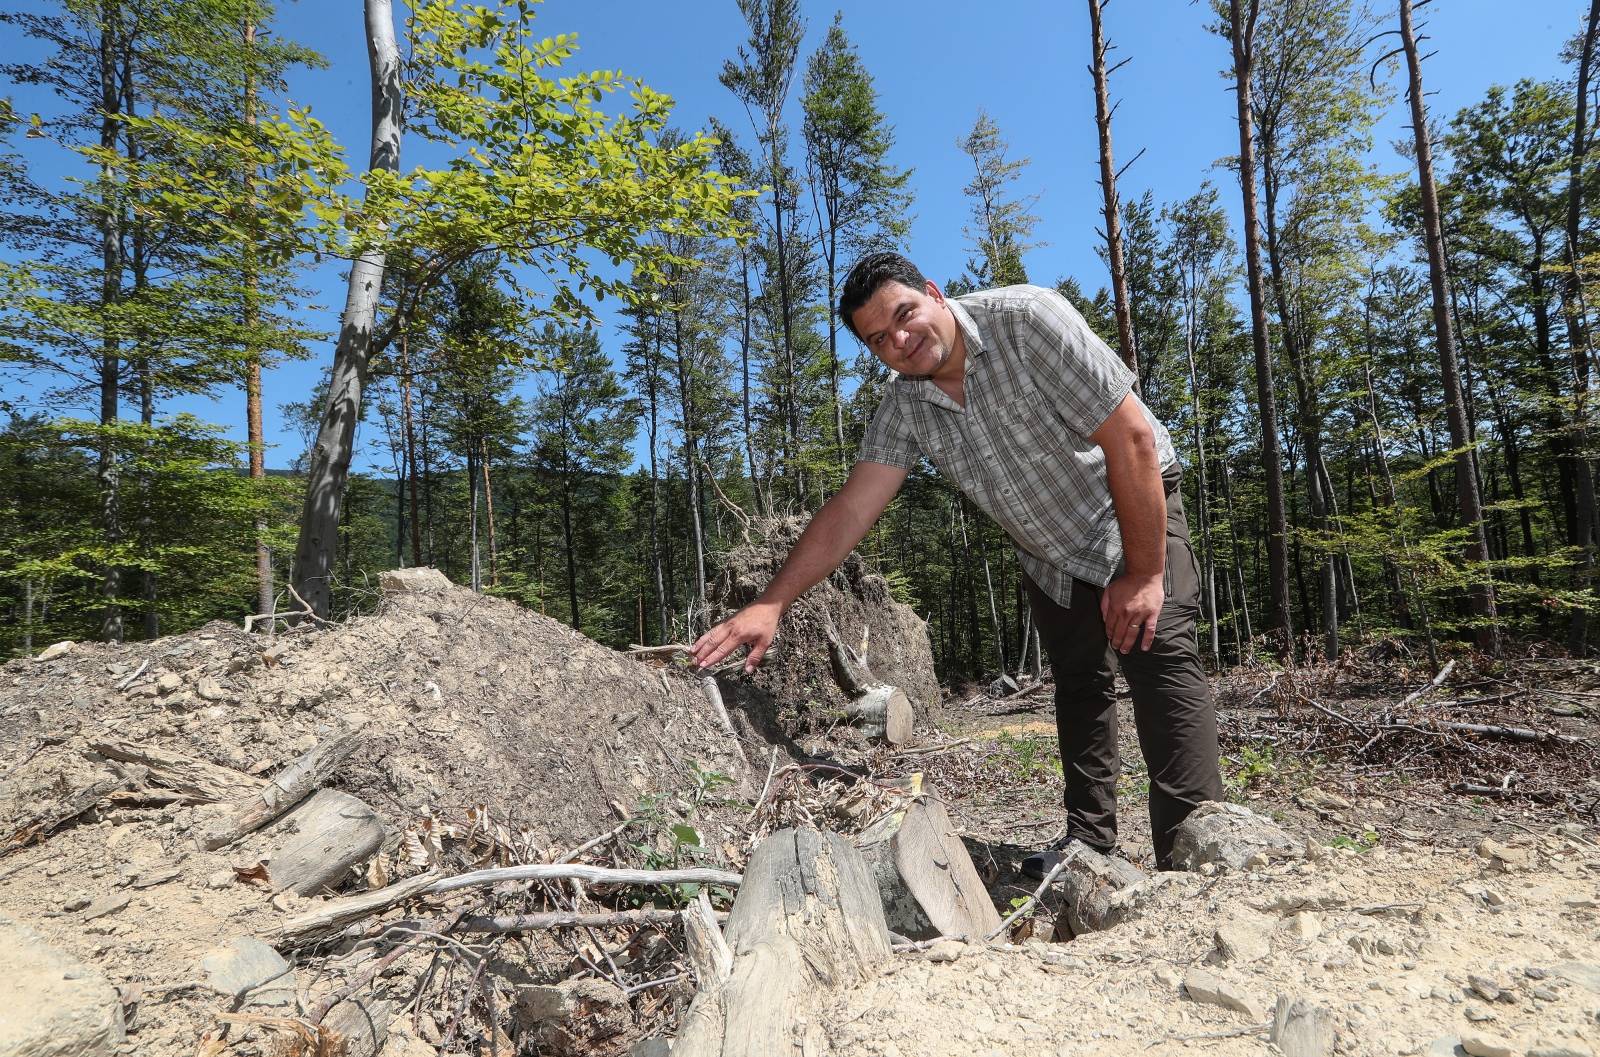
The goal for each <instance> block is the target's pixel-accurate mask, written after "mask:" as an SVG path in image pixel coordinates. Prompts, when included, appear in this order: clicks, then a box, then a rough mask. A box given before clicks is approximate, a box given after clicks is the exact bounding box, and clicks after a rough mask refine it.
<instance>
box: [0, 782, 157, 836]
mask: <svg viewBox="0 0 1600 1057" xmlns="http://www.w3.org/2000/svg"><path fill="white" fill-rule="evenodd" d="M136 781H137V778H136V777H135V776H133V775H124V776H122V777H120V778H107V779H106V780H105V781H103V782H95V783H94V784H93V785H86V786H84V787H83V788H82V789H78V790H75V791H73V792H72V793H70V794H69V795H68V796H67V797H66V799H64V800H60V801H57V802H56V803H54V804H51V805H50V806H49V807H46V808H44V809H42V810H41V811H39V812H37V813H36V814H34V815H32V816H30V817H29V818H27V819H25V820H23V822H22V824H21V825H20V826H18V827H17V828H16V829H15V830H14V831H13V832H12V834H11V835H10V836H9V837H7V838H6V840H5V843H4V844H3V845H0V855H9V854H10V853H11V852H14V851H17V850H19V849H22V848H26V847H27V846H28V845H30V844H33V843H34V842H36V841H42V840H44V838H46V837H48V836H49V835H50V834H51V833H52V832H54V831H55V829H56V827H57V826H60V825H62V824H64V823H67V822H70V821H72V820H73V819H75V818H77V817H78V816H79V815H81V814H83V813H84V812H85V811H87V810H89V809H90V808H91V807H94V806H95V805H96V804H98V803H99V802H100V801H101V800H103V799H105V798H106V797H107V796H108V795H110V794H111V793H114V792H116V791H117V790H119V789H126V788H128V787H129V786H131V785H133V784H134V783H135V782H136Z"/></svg>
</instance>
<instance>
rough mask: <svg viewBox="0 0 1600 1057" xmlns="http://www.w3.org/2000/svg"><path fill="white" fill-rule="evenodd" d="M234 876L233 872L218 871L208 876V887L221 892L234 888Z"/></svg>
mask: <svg viewBox="0 0 1600 1057" xmlns="http://www.w3.org/2000/svg"><path fill="white" fill-rule="evenodd" d="M234 876H235V875H234V872H233V871H232V870H216V871H214V872H212V873H210V874H207V875H206V887H207V888H215V889H218V890H219V891H220V890H221V889H224V888H232V887H233V879H234Z"/></svg>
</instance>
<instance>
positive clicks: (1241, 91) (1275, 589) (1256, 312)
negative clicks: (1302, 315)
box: [1228, 0, 1295, 663]
mask: <svg viewBox="0 0 1600 1057" xmlns="http://www.w3.org/2000/svg"><path fill="white" fill-rule="evenodd" d="M1243 7H1244V2H1243V0H1228V10H1229V21H1228V28H1229V30H1230V34H1231V38H1232V44H1233V76H1234V88H1235V100H1234V102H1235V105H1236V106H1237V108H1238V114H1239V185H1240V188H1241V190H1242V192H1243V195H1244V251H1245V264H1246V269H1247V272H1248V275H1249V283H1250V338H1251V344H1252V346H1253V348H1254V351H1255V365H1256V397H1257V400H1258V402H1259V404H1260V411H1261V464H1262V468H1263V469H1264V471H1265V472H1266V475H1267V575H1268V583H1269V587H1268V590H1269V594H1270V595H1271V602H1272V605H1271V609H1272V624H1273V627H1274V628H1275V629H1276V630H1277V633H1278V643H1277V651H1278V653H1279V655H1280V656H1282V657H1283V658H1284V659H1286V660H1288V661H1289V662H1291V663H1293V661H1294V654H1295V651H1294V621H1293V619H1292V618H1291V616H1290V609H1289V551H1288V534H1289V530H1288V523H1287V521H1286V520H1285V518H1284V506H1283V456H1282V454H1281V453H1280V451H1279V442H1278V406H1277V393H1276V391H1275V390H1274V387H1273V384H1272V355H1271V352H1270V351H1269V350H1268V348H1267V304H1266V294H1265V290H1264V288H1263V280H1262V276H1261V235H1260V221H1259V219H1258V217H1259V213H1258V210H1257V206H1256V150H1255V133H1254V118H1253V115H1252V113H1251V103H1250V67H1251V63H1252V61H1253V59H1254V51H1255V43H1254V37H1255V26H1256V16H1257V13H1258V6H1257V0H1251V2H1250V14H1249V17H1248V21H1247V20H1246V16H1245V14H1244V11H1243Z"/></svg>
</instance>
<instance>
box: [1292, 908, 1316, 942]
mask: <svg viewBox="0 0 1600 1057" xmlns="http://www.w3.org/2000/svg"><path fill="white" fill-rule="evenodd" d="M1289 935H1291V936H1293V937H1294V938H1295V939H1297V940H1301V941H1305V942H1310V941H1311V940H1314V939H1316V938H1317V937H1318V936H1320V935H1322V921H1321V919H1319V918H1318V917H1317V915H1315V914H1313V913H1311V911H1309V910H1302V911H1300V912H1299V913H1297V914H1295V915H1293V916H1292V917H1290V918H1289Z"/></svg>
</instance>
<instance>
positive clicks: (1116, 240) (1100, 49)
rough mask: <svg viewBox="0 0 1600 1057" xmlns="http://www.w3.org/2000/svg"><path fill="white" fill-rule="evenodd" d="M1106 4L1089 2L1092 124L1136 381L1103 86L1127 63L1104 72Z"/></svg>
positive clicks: (1128, 360) (1114, 285) (1123, 344)
mask: <svg viewBox="0 0 1600 1057" xmlns="http://www.w3.org/2000/svg"><path fill="white" fill-rule="evenodd" d="M1105 5H1106V0H1089V40H1090V54H1091V56H1092V59H1091V61H1090V63H1089V72H1090V73H1091V74H1092V75H1093V76H1094V123H1095V128H1096V130H1097V131H1098V132H1099V135H1100V190H1101V193H1102V194H1103V196H1104V198H1105V205H1104V206H1102V207H1101V210H1100V215H1101V216H1102V217H1103V218H1104V219H1105V225H1106V227H1105V231H1104V232H1102V234H1103V235H1104V236H1105V240H1106V256H1107V258H1109V260H1110V262H1111V293H1112V296H1113V297H1114V298H1115V299H1116V306H1117V344H1118V346H1120V348H1121V349H1122V362H1123V363H1125V364H1127V365H1128V370H1130V371H1132V372H1133V377H1134V378H1135V379H1136V380H1137V379H1138V377H1139V349H1138V347H1137V346H1136V345H1135V344H1134V338H1133V310H1132V308H1131V307H1130V306H1129V303H1128V273H1127V268H1126V266H1125V265H1124V263H1123V258H1122V229H1121V214H1122V206H1121V203H1120V202H1119V201H1118V199H1117V176H1118V175H1119V174H1118V172H1117V167H1116V162H1115V161H1113V160H1112V151H1111V115H1112V113H1113V112H1114V111H1115V110H1116V108H1115V107H1113V106H1112V105H1111V102H1110V98H1109V95H1110V93H1109V92H1108V91H1107V89H1106V82H1107V81H1108V80H1110V77H1111V75H1112V74H1113V73H1115V72H1116V71H1117V70H1119V69H1121V68H1122V67H1123V66H1124V65H1125V64H1126V63H1127V62H1128V60H1127V59H1123V60H1122V62H1119V63H1117V64H1116V65H1115V66H1113V67H1111V68H1110V69H1107V68H1106V53H1107V52H1109V51H1110V50H1111V45H1110V43H1109V42H1107V41H1106V39H1105V34H1104V33H1103V32H1102V31H1101V28H1100V20H1101V15H1102V13H1103V12H1104V10H1105Z"/></svg>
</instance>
